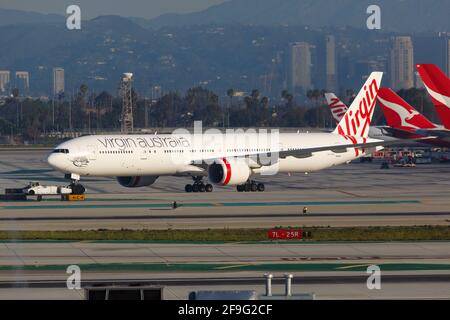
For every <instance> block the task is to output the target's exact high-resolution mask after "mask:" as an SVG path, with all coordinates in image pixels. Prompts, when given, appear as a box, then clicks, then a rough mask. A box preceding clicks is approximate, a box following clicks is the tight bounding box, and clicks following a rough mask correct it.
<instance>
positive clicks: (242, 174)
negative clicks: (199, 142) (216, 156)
mask: <svg viewBox="0 0 450 320" xmlns="http://www.w3.org/2000/svg"><path fill="white" fill-rule="evenodd" d="M251 174H252V170H251V169H250V168H249V166H248V164H247V163H245V161H244V160H242V159H221V160H217V161H216V162H215V163H213V164H211V165H210V166H209V167H208V178H209V181H211V183H214V184H216V185H222V186H227V185H233V186H234V185H239V184H244V183H245V182H247V180H248V178H250V175H251Z"/></svg>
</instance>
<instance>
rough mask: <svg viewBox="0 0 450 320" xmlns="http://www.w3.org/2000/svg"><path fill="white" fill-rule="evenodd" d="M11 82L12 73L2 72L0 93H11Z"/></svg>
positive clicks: (0, 71) (0, 75)
mask: <svg viewBox="0 0 450 320" xmlns="http://www.w3.org/2000/svg"><path fill="white" fill-rule="evenodd" d="M10 81H11V73H10V72H9V71H7V70H0V93H1V94H5V93H10V92H9V83H10Z"/></svg>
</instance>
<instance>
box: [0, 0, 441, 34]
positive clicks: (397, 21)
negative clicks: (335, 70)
mask: <svg viewBox="0 0 450 320" xmlns="http://www.w3.org/2000/svg"><path fill="white" fill-rule="evenodd" d="M374 4H375V5H378V6H380V8H381V19H382V29H383V30H384V31H389V32H400V33H401V32H408V33H417V32H435V31H446V32H449V31H450V20H449V19H448V13H449V12H450V1H448V0H229V1H225V2H224V3H221V4H218V5H215V6H212V7H209V8H208V9H205V10H202V11H198V12H193V13H187V14H174V13H169V14H163V15H161V16H159V17H156V18H153V19H145V18H136V17H130V19H131V20H132V21H134V22H135V23H137V24H139V25H141V26H143V27H146V28H153V29H158V28H161V27H167V26H172V27H173V26H176V27H183V26H192V25H207V24H218V25H224V24H225V25H229V24H244V25H263V26H275V25H291V26H292V25H305V26H311V27H343V26H349V27H353V28H360V29H364V28H366V21H367V18H368V16H369V15H368V14H367V13H366V10H367V8H368V6H370V5H374ZM61 21H64V16H63V15H56V14H41V13H35V12H25V11H19V10H6V9H0V26H1V25H9V24H25V23H26V24H30V23H59V22H61Z"/></svg>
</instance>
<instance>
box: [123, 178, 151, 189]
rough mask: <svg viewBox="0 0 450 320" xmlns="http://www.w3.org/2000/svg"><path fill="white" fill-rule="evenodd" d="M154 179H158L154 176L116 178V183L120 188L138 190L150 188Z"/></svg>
mask: <svg viewBox="0 0 450 320" xmlns="http://www.w3.org/2000/svg"><path fill="white" fill-rule="evenodd" d="M156 179H158V177H156V176H137V177H117V182H119V184H120V185H121V186H122V187H126V188H140V187H148V186H151V185H152V184H154V183H155V181H156Z"/></svg>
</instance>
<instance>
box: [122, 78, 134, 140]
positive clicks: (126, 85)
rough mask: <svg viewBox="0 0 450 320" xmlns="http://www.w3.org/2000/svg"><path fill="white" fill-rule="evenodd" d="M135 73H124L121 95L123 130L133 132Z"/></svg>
mask: <svg viewBox="0 0 450 320" xmlns="http://www.w3.org/2000/svg"><path fill="white" fill-rule="evenodd" d="M132 83H133V74H132V73H129V72H128V73H124V74H123V75H122V79H121V81H120V88H119V90H120V95H121V97H122V116H121V131H122V132H124V133H126V132H133V127H134V124H133V95H132Z"/></svg>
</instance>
